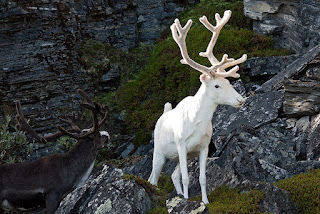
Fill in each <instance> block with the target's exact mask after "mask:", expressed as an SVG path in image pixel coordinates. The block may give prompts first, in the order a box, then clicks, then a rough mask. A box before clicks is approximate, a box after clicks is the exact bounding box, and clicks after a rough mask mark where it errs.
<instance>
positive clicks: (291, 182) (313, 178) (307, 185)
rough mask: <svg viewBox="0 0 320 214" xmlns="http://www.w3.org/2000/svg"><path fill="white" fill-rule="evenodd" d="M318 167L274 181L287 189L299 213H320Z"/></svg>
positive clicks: (319, 175)
mask: <svg viewBox="0 0 320 214" xmlns="http://www.w3.org/2000/svg"><path fill="white" fill-rule="evenodd" d="M319 183H320V169H317V170H315V169H313V170H310V171H308V172H307V173H304V174H300V175H295V176H293V177H291V178H288V179H284V180H281V181H279V182H276V183H275V185H276V186H278V187H279V188H281V189H284V190H287V191H288V192H289V193H290V195H291V200H292V201H293V202H294V203H296V205H297V206H298V209H299V210H300V212H299V213H308V214H312V213H320V186H319Z"/></svg>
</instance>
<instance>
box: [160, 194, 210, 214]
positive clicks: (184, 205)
mask: <svg viewBox="0 0 320 214" xmlns="http://www.w3.org/2000/svg"><path fill="white" fill-rule="evenodd" d="M166 206H167V210H168V213H169V214H189V213H192V214H209V211H208V209H207V208H206V206H205V205H204V203H203V202H198V201H190V200H187V199H184V198H183V197H180V196H175V197H172V198H169V199H168V200H167V201H166Z"/></svg>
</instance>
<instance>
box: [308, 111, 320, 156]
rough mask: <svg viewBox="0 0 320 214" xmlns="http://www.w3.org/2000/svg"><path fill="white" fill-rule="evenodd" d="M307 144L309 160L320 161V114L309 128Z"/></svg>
mask: <svg viewBox="0 0 320 214" xmlns="http://www.w3.org/2000/svg"><path fill="white" fill-rule="evenodd" d="M307 135H308V137H307V138H308V143H307V159H308V160H318V161H319V160H320V141H319V139H320V114H318V115H316V116H315V117H314V118H313V119H312V120H311V124H310V126H309V129H308V132H307Z"/></svg>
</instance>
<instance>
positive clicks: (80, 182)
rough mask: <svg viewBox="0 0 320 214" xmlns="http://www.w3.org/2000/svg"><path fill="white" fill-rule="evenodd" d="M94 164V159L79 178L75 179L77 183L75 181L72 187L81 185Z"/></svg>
mask: <svg viewBox="0 0 320 214" xmlns="http://www.w3.org/2000/svg"><path fill="white" fill-rule="evenodd" d="M93 166H94V161H93V162H92V164H91V165H90V167H89V168H88V170H87V171H86V172H85V173H84V174H83V175H82V177H81V178H79V180H78V181H77V183H75V185H74V187H75V188H78V187H80V186H82V185H83V184H84V183H85V182H86V181H87V180H88V178H89V175H90V173H91V171H92V169H93Z"/></svg>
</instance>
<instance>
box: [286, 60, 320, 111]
mask: <svg viewBox="0 0 320 214" xmlns="http://www.w3.org/2000/svg"><path fill="white" fill-rule="evenodd" d="M319 67H320V66H319ZM283 85H284V89H285V93H284V104H283V111H284V113H285V114H286V115H287V116H288V117H301V116H305V115H315V114H317V113H319V112H320V101H319V100H320V84H319V83H318V82H316V81H311V80H310V81H308V80H305V81H301V80H293V79H288V80H285V81H284V82H283Z"/></svg>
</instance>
